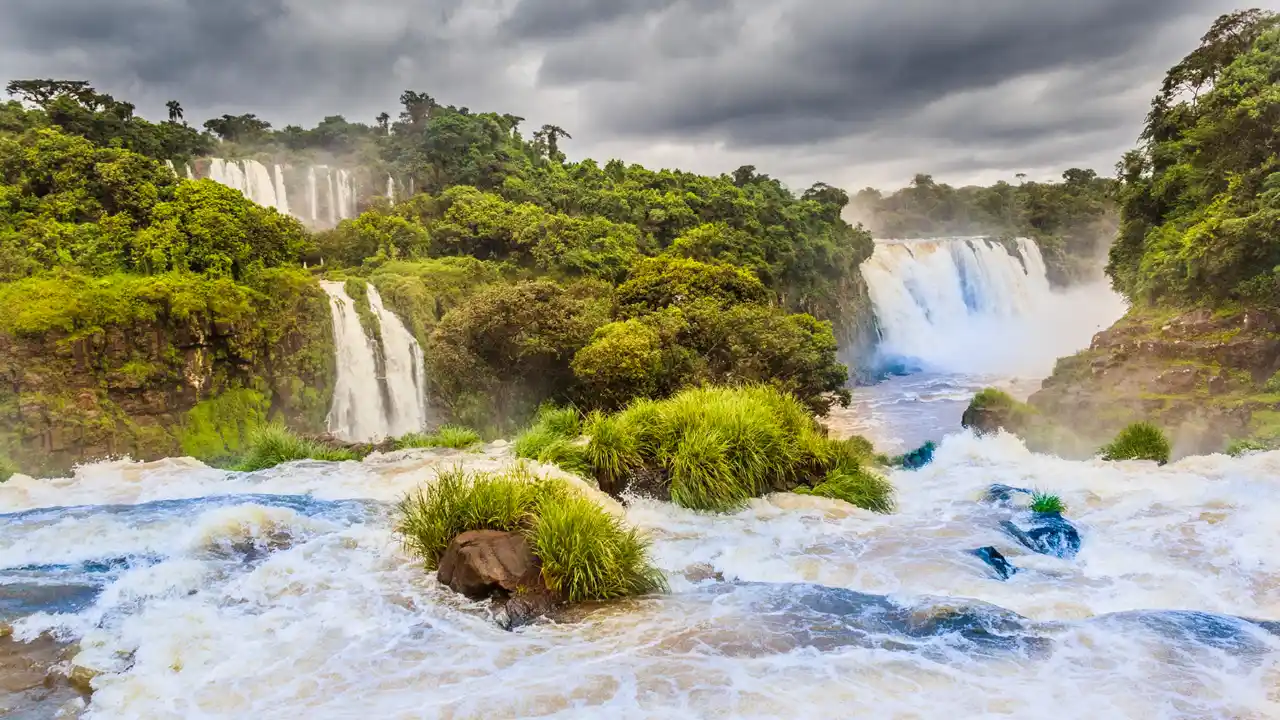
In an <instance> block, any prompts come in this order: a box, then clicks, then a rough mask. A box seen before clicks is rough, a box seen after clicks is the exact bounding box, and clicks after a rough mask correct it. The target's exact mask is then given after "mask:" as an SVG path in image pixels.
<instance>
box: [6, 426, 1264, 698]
mask: <svg viewBox="0 0 1280 720" xmlns="http://www.w3.org/2000/svg"><path fill="white" fill-rule="evenodd" d="M502 452H503V451H502V450H491V451H489V453H488V454H484V455H480V454H472V455H465V456H463V455H452V456H437V455H431V454H429V453H423V452H421V451H411V452H406V453H401V454H397V455H392V456H387V457H382V458H378V457H374V458H372V459H370V460H367V461H366V462H365V463H361V464H357V463H344V464H325V463H311V462H306V463H299V464H294V465H291V466H285V467H280V468H276V469H273V470H269V471H264V472H260V473H255V474H251V475H243V474H236V473H229V472H222V471H217V470H212V469H209V468H206V467H203V466H201V465H199V464H198V463H194V462H192V461H182V460H170V461H164V462H159V463H152V464H148V465H137V464H129V463H104V464H97V465H91V466H87V467H84V468H81V469H80V470H79V471H78V472H77V473H76V475H75V476H74V477H71V478H65V479H61V480H30V479H27V478H23V477H17V478H15V479H13V480H11V481H10V482H9V483H6V484H4V485H0V513H8V514H7V515H3V516H0V519H2V520H3V522H4V527H5V531H4V532H3V533H0V567H3V568H6V569H5V570H3V571H0V583H3V584H4V585H3V587H6V588H7V593H6V595H7V596H14V595H18V596H23V592H22V589H24V588H25V589H27V592H26V594H25V595H26V596H27V597H30V598H34V600H33V601H32V602H30V603H28V604H27V605H26V606H20V605H21V604H20V603H19V604H16V605H18V606H16V607H12V606H0V608H3V610H0V612H5V613H6V614H8V615H9V618H6V619H7V620H9V621H10V622H13V624H14V626H15V629H16V630H17V632H18V634H19V636H20V637H22V638H32V637H35V636H36V635H37V634H39V633H41V632H45V631H53V632H57V633H60V634H63V635H65V636H66V637H70V638H79V639H80V640H81V648H82V649H81V650H80V654H79V655H78V656H77V657H76V659H75V663H76V664H78V665H81V666H84V667H88V668H92V669H94V670H97V671H100V672H103V673H104V674H103V675H100V676H99V677H98V678H97V679H96V680H94V687H95V693H94V696H93V699H92V703H91V704H90V706H89V710H88V717H92V718H156V719H159V718H189V717H206V718H244V717H254V718H288V717H300V716H302V717H316V718H344V717H378V718H423V717H441V718H454V719H462V718H515V717H556V718H594V717H618V718H705V717H748V718H777V717H789V718H790V717H825V716H832V715H838V716H841V717H885V718H959V717H964V718H968V717H996V716H999V717H1055V718H1091V719H1096V718H1109V719H1110V718H1135V719H1136V718H1142V719H1144V720H1145V719H1147V718H1250V719H1252V718H1258V719H1261V718H1273V717H1277V715H1278V714H1280V663H1278V662H1277V658H1278V657H1280V655H1278V654H1277V653H1278V652H1280V643H1277V640H1276V637H1275V636H1274V635H1272V634H1271V633H1270V632H1268V631H1267V630H1265V629H1263V628H1262V627H1261V626H1258V625H1254V624H1248V623H1245V622H1243V621H1239V620H1235V619H1233V618H1236V617H1246V618H1260V619H1280V539H1278V538H1277V536H1276V535H1275V534H1274V533H1273V532H1270V530H1269V527H1270V525H1271V520H1272V518H1273V517H1274V515H1275V514H1276V513H1277V512H1280V485H1277V484H1276V483H1275V482H1274V481H1273V480H1272V479H1271V478H1274V477H1275V475H1276V474H1277V473H1280V453H1268V454H1263V455H1255V456H1250V457H1246V458H1241V459H1228V458H1225V457H1222V456H1214V457H1198V458H1189V459H1187V460H1184V461H1181V462H1179V463H1176V464H1174V465H1171V466H1166V467H1163V468H1157V467H1156V466H1154V465H1153V464H1149V463H1120V464H1104V463H1101V462H1091V463H1077V462H1067V461H1063V460H1059V459H1056V458H1052V457H1045V456H1036V455H1031V454H1029V453H1028V452H1027V451H1026V450H1025V449H1024V448H1023V447H1022V446H1021V445H1020V443H1019V442H1018V441H1016V440H1015V439H1014V438H1012V437H1009V436H1002V437H998V438H986V439H976V438H973V437H971V436H966V435H956V436H954V437H952V438H950V439H948V440H947V441H946V442H944V443H943V445H942V447H941V449H940V450H939V452H938V456H937V459H936V461H935V463H934V464H933V465H931V466H929V467H927V468H926V469H924V470H923V471H920V472H915V473H907V472H900V473H896V474H895V475H894V477H893V479H894V481H895V483H896V484H897V486H898V488H899V505H900V508H899V511H898V512H897V514H895V515H890V516H876V515H873V514H870V513H867V512H864V511H860V510H855V509H852V508H850V507H848V506H844V505H842V504H839V503H836V502H833V501H825V500H821V499H817V498H806V497H801V496H774V497H772V498H769V499H765V500H759V501H755V502H754V503H753V504H752V506H751V507H750V508H749V509H748V510H745V511H743V512H741V513H737V514H734V515H729V516H712V515H700V514H697V513H693V512H687V511H682V510H678V509H676V508H674V507H672V506H670V505H664V504H659V503H655V502H649V501H640V502H637V503H635V504H633V505H632V506H631V507H630V508H629V509H628V510H627V511H626V513H627V516H628V518H629V519H630V520H631V521H632V522H634V523H636V524H638V525H639V526H641V527H642V528H644V529H645V530H647V531H648V532H649V533H650V534H651V535H652V536H653V537H654V539H655V546H654V550H655V555H656V558H657V560H658V562H659V564H660V565H661V566H662V567H663V568H664V569H665V570H666V571H667V572H668V573H669V575H670V576H671V579H672V592H671V593H670V594H668V595H664V596H659V597H653V598H647V599H642V600H638V601H633V602H627V603H619V604H615V605H611V606H605V607H599V608H586V609H583V610H581V611H580V612H578V613H575V614H574V615H573V616H570V617H565V618H561V619H560V621H559V622H556V623H547V624H540V625H536V626H532V627H527V628H524V629H522V630H519V631H516V632H506V631H503V630H501V629H499V628H498V626H497V625H496V624H494V623H493V622H492V620H491V619H490V617H489V616H488V614H487V613H486V611H485V609H484V607H483V606H479V605H473V604H470V603H467V602H465V601H463V600H461V599H460V598H458V597H457V596H454V595H453V594H451V593H450V592H448V591H446V590H444V589H442V588H441V587H440V586H438V585H437V583H436V582H435V580H434V579H433V578H432V577H431V576H430V575H429V574H427V573H425V572H423V571H422V570H421V569H420V568H418V567H417V566H416V565H415V564H414V562H413V561H412V560H411V559H410V558H408V557H406V556H405V555H404V554H403V552H402V551H401V550H400V549H399V546H398V545H397V543H396V540H395V538H394V536H393V534H392V532H391V530H390V520H389V517H388V513H389V503H391V502H393V501H394V500H396V499H397V498H398V497H400V495H401V494H402V493H404V492H405V491H407V490H409V489H411V488H413V487H415V486H417V485H418V484H419V483H422V482H427V481H429V480H430V478H431V477H432V474H431V468H432V467H433V465H437V464H439V463H452V462H456V461H457V458H463V457H465V458H469V459H468V460H467V462H468V463H470V464H473V465H477V466H495V465H496V464H498V463H500V462H502V456H501V453H502ZM993 482H1004V483H1008V484H1012V485H1024V486H1028V485H1029V486H1042V487H1050V488H1054V489H1056V490H1058V491H1059V492H1061V494H1062V495H1063V498H1064V499H1065V501H1066V502H1067V503H1068V505H1069V506H1070V511H1069V515H1070V517H1072V518H1073V519H1074V520H1075V521H1076V522H1077V523H1078V525H1079V526H1080V528H1081V530H1082V533H1083V536H1084V545H1083V548H1082V550H1081V553H1080V554H1079V556H1078V557H1076V558H1075V559H1073V560H1060V559H1057V558H1050V557H1045V556H1038V555H1030V554H1028V553H1026V552H1021V551H1019V550H1018V546H1016V545H1015V544H1014V543H1012V542H1011V541H1010V540H1009V539H1008V538H1007V537H1005V536H1004V535H1002V534H1001V533H1000V531H999V530H998V526H997V522H998V520H999V519H1000V518H1001V517H1003V516H1002V515H1001V514H1000V512H1001V511H998V510H995V509H992V508H990V507H988V506H986V505H983V504H981V503H979V502H977V500H978V498H979V497H980V495H981V494H982V492H983V490H984V489H985V488H986V487H987V486H988V485H990V484H991V483H993ZM983 545H995V546H997V547H999V548H1000V549H1001V550H1002V551H1003V552H1004V553H1005V554H1006V555H1007V556H1008V557H1009V558H1010V560H1011V561H1012V562H1013V563H1014V564H1015V565H1018V566H1019V567H1021V568H1023V570H1022V572H1020V573H1018V574H1017V575H1015V576H1014V577H1013V578H1012V579H1011V580H1009V581H1007V582H1001V581H999V580H996V579H995V578H993V577H992V576H991V575H990V574H989V573H988V572H987V570H986V568H985V567H984V566H983V565H982V564H981V563H980V562H978V560H977V559H976V558H974V557H973V556H971V555H969V554H968V553H967V552H965V551H966V550H967V549H971V548H974V547H978V546H983ZM714 573H719V574H720V575H721V576H722V577H723V582H721V581H719V580H717V579H714V578H713V579H697V578H705V577H706V576H708V575H711V574H714ZM686 574H687V575H686ZM690 578H694V579H690ZM813 584H817V585H813ZM818 585H820V586H822V587H819V586H818ZM37 587H40V588H43V589H44V591H43V592H39V593H38V592H35V591H34V590H32V588H37ZM15 590H16V592H15ZM988 603H989V605H988ZM10 605H15V604H13V603H11V604H10ZM1168 611H1186V612H1182V613H1171V612H1168ZM1197 613H1200V614H1197ZM1207 613H1211V614H1212V615H1209V614H1207Z"/></svg>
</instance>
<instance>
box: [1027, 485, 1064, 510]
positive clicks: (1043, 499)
mask: <svg viewBox="0 0 1280 720" xmlns="http://www.w3.org/2000/svg"><path fill="white" fill-rule="evenodd" d="M1066 511H1067V506H1066V504H1065V503H1063V502H1062V498H1060V497H1058V496H1057V495H1053V494H1050V493H1043V492H1040V491H1039V490H1036V491H1035V492H1033V493H1031V512H1037V513H1057V514H1062V513H1064V512H1066Z"/></svg>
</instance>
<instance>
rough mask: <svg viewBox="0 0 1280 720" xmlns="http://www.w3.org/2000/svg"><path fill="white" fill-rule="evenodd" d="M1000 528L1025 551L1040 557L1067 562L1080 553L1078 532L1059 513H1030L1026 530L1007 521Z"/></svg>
mask: <svg viewBox="0 0 1280 720" xmlns="http://www.w3.org/2000/svg"><path fill="white" fill-rule="evenodd" d="M1000 527H1002V528H1003V529H1004V531H1005V532H1007V533H1008V534H1009V535H1010V537H1012V538H1013V539H1015V540H1017V541H1018V542H1020V543H1022V544H1023V545H1024V546H1026V548H1027V549H1029V550H1031V551H1033V552H1037V553H1040V554H1041V555H1053V556H1055V557H1060V558H1063V559H1064V560H1069V559H1071V558H1073V557H1075V556H1076V553H1078V552H1080V532H1079V531H1078V530H1076V528H1075V526H1074V525H1072V524H1071V521H1070V520H1067V519H1066V518H1064V517H1062V515H1061V514H1059V513H1032V514H1031V527H1030V528H1029V529H1027V530H1023V529H1022V528H1019V527H1018V526H1017V525H1014V524H1013V523H1012V522H1010V521H1008V520H1003V521H1001V523H1000Z"/></svg>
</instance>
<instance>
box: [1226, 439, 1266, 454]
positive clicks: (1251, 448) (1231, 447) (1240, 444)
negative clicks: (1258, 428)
mask: <svg viewBox="0 0 1280 720" xmlns="http://www.w3.org/2000/svg"><path fill="white" fill-rule="evenodd" d="M1270 449H1271V447H1270V446H1269V445H1267V444H1266V443H1264V442H1260V441H1258V440H1248V439H1246V440H1232V441H1231V443H1230V444H1228V445H1227V454H1228V455H1230V456H1231V457H1240V456H1242V455H1248V454H1249V453H1255V452H1266V451H1268V450H1270Z"/></svg>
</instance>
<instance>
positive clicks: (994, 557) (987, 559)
mask: <svg viewBox="0 0 1280 720" xmlns="http://www.w3.org/2000/svg"><path fill="white" fill-rule="evenodd" d="M969 552H970V553H972V554H974V555H976V556H978V558H979V559H980V560H982V562H984V563H986V564H987V566H988V567H990V568H991V569H992V570H993V571H995V574H996V577H997V578H999V579H1001V580H1008V579H1009V578H1011V577H1013V575H1014V573H1016V572H1018V568H1016V567H1014V566H1013V564H1012V563H1010V562H1009V561H1008V560H1007V559H1005V556H1004V555H1001V554H1000V551H999V550H997V549H995V548H994V547H992V546H990V545H988V546H986V547H980V548H978V549H977V550H970V551H969Z"/></svg>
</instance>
